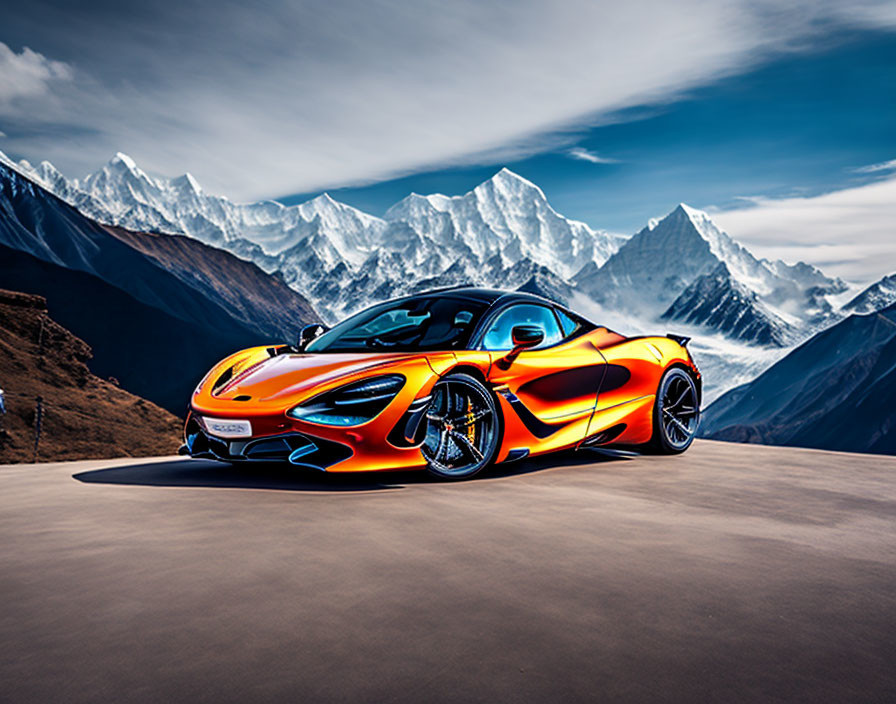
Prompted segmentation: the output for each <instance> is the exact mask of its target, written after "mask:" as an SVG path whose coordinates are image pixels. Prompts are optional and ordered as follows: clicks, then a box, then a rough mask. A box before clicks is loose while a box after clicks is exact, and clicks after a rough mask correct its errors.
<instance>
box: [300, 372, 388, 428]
mask: <svg viewBox="0 0 896 704" xmlns="http://www.w3.org/2000/svg"><path fill="white" fill-rule="evenodd" d="M402 386H404V377H403V376H401V375H400V374H385V375H383V376H377V377H373V378H372V379H364V380H363V381H356V382H354V383H352V384H346V385H345V386H340V387H339V388H338V389H334V390H333V391H327V392H325V393H322V394H319V395H317V396H314V397H313V398H310V399H308V400H307V401H305V402H304V403H300V404H299V405H298V406H295V407H294V408H290V409H289V410H288V411H287V412H286V415H288V416H289V417H290V418H296V419H297V420H305V421H308V422H310V423H320V424H322V425H360V424H361V423H366V422H367V421H369V420H372V419H373V418H375V417H376V416H377V415H379V413H380V412H381V411H382V410H383V409H385V408H386V406H388V405H389V403H390V402H391V401H392V399H393V398H395V395H396V394H397V393H398V392H399V391H401V387H402Z"/></svg>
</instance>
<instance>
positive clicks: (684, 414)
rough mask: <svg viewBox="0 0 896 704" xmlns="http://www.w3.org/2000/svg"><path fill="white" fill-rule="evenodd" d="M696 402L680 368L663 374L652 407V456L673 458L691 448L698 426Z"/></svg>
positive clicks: (694, 386) (692, 387)
mask: <svg viewBox="0 0 896 704" xmlns="http://www.w3.org/2000/svg"><path fill="white" fill-rule="evenodd" d="M697 398H698V396H697V384H696V383H695V382H694V379H693V377H692V376H691V375H690V374H688V373H687V372H686V371H685V370H684V369H681V368H680V367H673V368H672V369H668V370H666V373H665V374H663V377H662V379H660V385H659V388H658V389H657V392H656V401H655V402H654V406H653V437H652V438H651V439H650V443H649V446H650V448H651V449H652V450H653V451H654V452H658V453H660V454H663V455H677V454H679V453H682V452H684V451H685V450H687V449H688V448H689V447H690V446H691V443H692V442H693V441H694V436H695V435H696V434H697V425H698V423H699V422H700V408H699V406H698V404H697Z"/></svg>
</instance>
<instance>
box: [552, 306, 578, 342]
mask: <svg viewBox="0 0 896 704" xmlns="http://www.w3.org/2000/svg"><path fill="white" fill-rule="evenodd" d="M554 310H556V311H557V317H558V318H560V327H561V328H562V329H563V337H569V336H570V335H572V334H573V333H574V332H575V331H576V330H578V329H579V327H581V325H580V323H579V322H578V321H575V320H573V319H572V318H570V317H569V315H567V314H566V313H565V312H563V311H562V310H560V309H559V308H555V309H554Z"/></svg>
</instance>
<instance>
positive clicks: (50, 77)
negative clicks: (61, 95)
mask: <svg viewBox="0 0 896 704" xmlns="http://www.w3.org/2000/svg"><path fill="white" fill-rule="evenodd" d="M71 77H72V69H71V66H69V65H68V64H66V63H64V62H62V61H50V60H49V59H48V58H47V57H45V56H44V55H43V54H39V53H37V52H36V51H32V50H31V49H29V48H28V47H27V46H26V47H25V48H24V49H22V51H21V53H18V54H17V53H15V52H14V51H13V50H12V49H10V48H9V47H8V46H6V44H4V43H3V42H0V104H3V103H6V104H9V103H11V102H12V101H13V100H15V99H16V98H22V97H28V98H30V97H34V96H39V95H43V94H45V93H47V92H48V91H49V89H50V84H51V83H52V82H53V81H60V80H62V81H65V80H70V79H71Z"/></svg>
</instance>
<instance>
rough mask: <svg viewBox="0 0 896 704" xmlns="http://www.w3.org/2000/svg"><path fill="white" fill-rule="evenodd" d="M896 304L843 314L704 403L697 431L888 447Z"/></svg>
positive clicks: (893, 421) (892, 444)
mask: <svg viewBox="0 0 896 704" xmlns="http://www.w3.org/2000/svg"><path fill="white" fill-rule="evenodd" d="M893 399H896V305H891V306H888V307H886V308H884V309H882V310H880V311H876V312H873V313H869V314H866V315H851V316H850V317H848V318H846V319H845V320H843V321H841V322H839V323H838V324H836V325H834V326H833V327H830V328H828V329H827V330H824V331H822V332H820V333H818V334H817V335H815V336H814V337H812V338H811V339H810V340H808V341H807V342H805V343H803V344H802V345H800V346H799V347H797V348H796V349H795V350H793V351H792V352H791V353H790V354H788V355H787V356H786V357H784V358H783V359H782V360H780V361H779V362H777V363H776V364H774V365H772V366H771V367H770V368H769V369H767V370H766V371H765V372H763V373H762V374H760V375H759V376H758V377H757V378H756V379H754V380H753V381H751V382H750V383H748V384H744V385H743V386H739V387H738V388H736V389H733V390H731V391H729V392H728V393H726V394H725V395H723V396H722V397H721V398H719V399H718V400H717V401H716V402H715V403H713V404H712V405H710V406H709V408H708V409H706V412H705V415H704V422H703V425H702V427H701V434H702V435H703V436H704V437H709V438H714V439H718V440H733V441H737V442H756V443H762V444H771V445H799V446H803V447H816V448H822V449H827V450H848V451H856V452H880V453H890V454H892V453H896V405H894V403H893Z"/></svg>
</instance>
